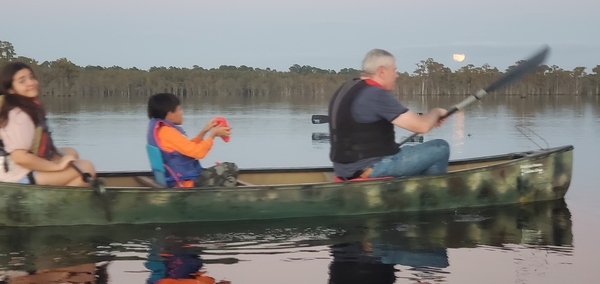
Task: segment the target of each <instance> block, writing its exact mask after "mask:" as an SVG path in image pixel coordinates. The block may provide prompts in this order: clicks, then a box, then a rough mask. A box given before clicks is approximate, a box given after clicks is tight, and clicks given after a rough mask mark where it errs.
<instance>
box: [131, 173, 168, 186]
mask: <svg viewBox="0 0 600 284" xmlns="http://www.w3.org/2000/svg"><path fill="white" fill-rule="evenodd" d="M135 180H136V181H137V182H139V183H141V184H143V185H145V186H148V187H152V188H165V186H164V185H161V184H159V183H157V182H156V181H154V180H153V179H152V178H149V177H144V176H136V177H135Z"/></svg>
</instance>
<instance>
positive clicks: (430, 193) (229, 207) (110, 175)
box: [0, 145, 573, 226]
mask: <svg viewBox="0 0 600 284" xmlns="http://www.w3.org/2000/svg"><path fill="white" fill-rule="evenodd" d="M572 168H573V146H571V145H567V146H561V147H556V148H550V149H541V150H533V151H525V152H514V153H508V154H504V155H495V156H486V157H479V158H470V159H463V160H455V161H451V162H450V165H449V169H448V173H446V174H443V175H435V176H419V177H405V178H389V179H377V180H367V181H350V182H333V171H332V169H331V168H330V167H319V168H289V169H244V170H241V171H240V174H239V180H240V185H239V186H238V187H234V188H223V187H221V188H215V187H213V188H193V189H168V188H158V187H154V186H155V185H154V184H153V183H152V179H151V173H150V172H104V173H99V174H98V176H99V177H102V178H103V179H104V180H105V184H106V186H107V187H106V191H105V193H104V194H101V195H99V194H95V193H94V192H92V191H91V190H90V189H88V188H76V187H53V186H40V185H23V184H14V183H0V212H1V213H0V226H61V225H109V224H145V223H153V224H154V223H156V224H161V223H181V222H197V221H233V220H254V219H278V218H294V217H319V216H346V215H362V214H376V213H390V212H411V211H412V212H414V211H429V210H446V209H454V208H465V207H481V206H493V205H503V204H515V203H528V202H536V201H544V200H554V199H559V198H563V197H564V196H565V194H566V193H567V190H568V188H569V185H570V182H571V176H572Z"/></svg>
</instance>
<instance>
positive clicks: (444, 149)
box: [430, 139, 450, 159]
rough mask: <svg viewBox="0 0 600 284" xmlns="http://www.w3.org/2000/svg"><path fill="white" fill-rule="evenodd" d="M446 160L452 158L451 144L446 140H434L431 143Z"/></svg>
mask: <svg viewBox="0 0 600 284" xmlns="http://www.w3.org/2000/svg"><path fill="white" fill-rule="evenodd" d="M430 142H431V143H432V144H433V145H434V146H435V148H436V149H437V151H438V152H439V153H440V156H442V157H443V158H444V159H449V158H450V144H448V141H446V140H444V139H434V140H431V141H430Z"/></svg>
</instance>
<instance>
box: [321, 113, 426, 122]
mask: <svg viewBox="0 0 600 284" xmlns="http://www.w3.org/2000/svg"><path fill="white" fill-rule="evenodd" d="M417 114H418V115H422V114H423V113H422V112H418V113H417ZM310 120H311V121H312V124H322V123H329V116H328V115H323V114H313V115H312V116H311V118H310Z"/></svg>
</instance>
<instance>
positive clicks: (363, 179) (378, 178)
mask: <svg viewBox="0 0 600 284" xmlns="http://www.w3.org/2000/svg"><path fill="white" fill-rule="evenodd" d="M390 178H392V177H377V178H353V179H351V180H347V181H349V182H353V181H367V180H380V179H390ZM333 181H334V182H345V180H343V179H342V178H340V177H337V176H336V177H333Z"/></svg>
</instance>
